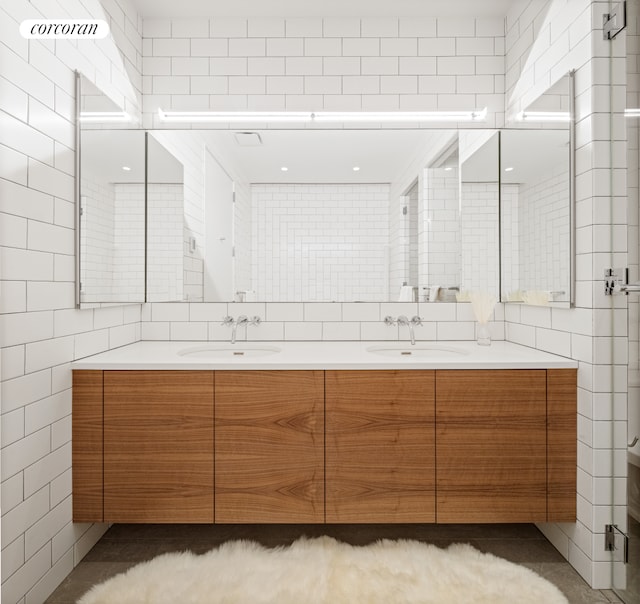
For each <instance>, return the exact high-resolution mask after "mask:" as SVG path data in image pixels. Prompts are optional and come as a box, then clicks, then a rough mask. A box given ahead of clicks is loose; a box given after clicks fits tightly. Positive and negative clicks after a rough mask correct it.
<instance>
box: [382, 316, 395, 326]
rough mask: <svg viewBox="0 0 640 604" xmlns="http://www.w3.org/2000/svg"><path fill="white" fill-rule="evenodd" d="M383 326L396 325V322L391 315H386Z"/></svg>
mask: <svg viewBox="0 0 640 604" xmlns="http://www.w3.org/2000/svg"><path fill="white" fill-rule="evenodd" d="M384 324H385V325H395V324H396V320H395V319H394V318H393V317H392V316H391V315H387V316H386V317H385V318H384Z"/></svg>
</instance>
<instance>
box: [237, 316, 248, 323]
mask: <svg viewBox="0 0 640 604" xmlns="http://www.w3.org/2000/svg"><path fill="white" fill-rule="evenodd" d="M248 322H249V317H247V315H240V316H239V317H238V325H244V324H245V323H248Z"/></svg>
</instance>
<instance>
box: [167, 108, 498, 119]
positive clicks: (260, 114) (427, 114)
mask: <svg viewBox="0 0 640 604" xmlns="http://www.w3.org/2000/svg"><path fill="white" fill-rule="evenodd" d="M158 115H159V117H160V120H161V121H163V122H221V123H223V122H244V123H248V122H261V123H264V122H297V123H304V122H310V123H311V122H344V123H349V122H482V121H484V120H485V119H486V117H487V108H486V107H485V108H484V109H480V110H472V111H314V112H310V111H164V110H163V109H158Z"/></svg>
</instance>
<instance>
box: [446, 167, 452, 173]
mask: <svg viewBox="0 0 640 604" xmlns="http://www.w3.org/2000/svg"><path fill="white" fill-rule="evenodd" d="M451 170H453V168H452V167H451V166H447V167H446V168H445V169H444V171H445V172H451Z"/></svg>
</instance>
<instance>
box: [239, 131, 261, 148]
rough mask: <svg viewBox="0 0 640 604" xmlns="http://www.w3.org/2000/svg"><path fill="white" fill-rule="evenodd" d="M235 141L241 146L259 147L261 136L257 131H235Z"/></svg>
mask: <svg viewBox="0 0 640 604" xmlns="http://www.w3.org/2000/svg"><path fill="white" fill-rule="evenodd" d="M236 142H237V143H238V144H239V145H240V146H241V147H259V146H260V145H262V138H260V135H259V134H258V133H257V132H236Z"/></svg>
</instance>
